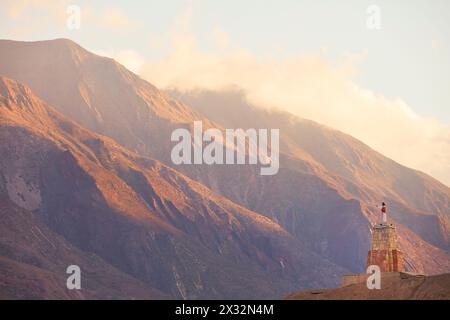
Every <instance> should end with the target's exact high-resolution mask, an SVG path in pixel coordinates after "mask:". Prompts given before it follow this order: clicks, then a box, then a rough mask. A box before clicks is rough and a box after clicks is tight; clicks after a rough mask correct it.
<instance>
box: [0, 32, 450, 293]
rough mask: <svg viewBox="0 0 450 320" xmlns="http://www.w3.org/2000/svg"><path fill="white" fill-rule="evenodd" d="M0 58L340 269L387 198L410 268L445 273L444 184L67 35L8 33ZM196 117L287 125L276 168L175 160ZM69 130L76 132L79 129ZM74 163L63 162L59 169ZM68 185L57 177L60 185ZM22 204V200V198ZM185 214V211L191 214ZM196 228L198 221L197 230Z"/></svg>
mask: <svg viewBox="0 0 450 320" xmlns="http://www.w3.org/2000/svg"><path fill="white" fill-rule="evenodd" d="M0 55H1V57H2V59H0V74H3V75H6V76H8V77H10V78H12V79H15V80H17V81H19V82H23V83H24V84H26V85H28V86H30V88H31V89H32V90H33V92H34V93H35V94H36V95H37V96H39V97H40V98H42V99H43V100H45V101H46V102H49V103H50V105H52V107H54V108H55V109H57V110H58V111H59V112H61V113H62V114H63V115H64V116H66V117H68V118H70V119H71V120H74V121H76V122H78V124H80V125H82V126H83V127H86V128H88V129H90V130H92V131H94V132H97V133H100V134H102V135H106V136H109V137H110V138H112V139H114V141H115V142H118V143H119V144H120V145H122V146H124V147H126V148H127V149H129V150H132V151H133V154H134V152H136V154H135V156H136V157H138V158H139V159H141V158H145V157H147V156H150V157H152V158H154V159H157V160H159V161H161V162H162V163H164V164H165V165H167V166H170V167H172V168H174V169H176V170H177V171H178V172H182V173H183V174H185V175H187V176H189V177H190V178H191V179H192V180H195V181H197V182H200V183H201V184H203V185H204V186H206V187H208V188H209V189H210V190H212V191H213V192H214V193H215V194H217V195H220V196H223V197H225V198H227V199H229V200H231V201H233V202H234V204H232V205H234V206H238V207H240V208H242V207H245V208H247V209H249V210H252V211H253V212H256V213H258V214H259V216H258V218H262V217H261V216H260V215H264V216H266V217H268V218H270V219H271V221H272V222H271V223H274V224H276V225H278V224H279V226H281V227H282V228H283V229H284V230H285V231H287V232H288V233H289V234H290V235H291V236H292V237H294V238H295V239H296V241H298V242H300V243H301V244H302V246H303V247H304V249H305V250H307V251H308V252H314V253H315V254H316V255H317V256H320V257H321V258H322V259H324V260H328V261H331V262H332V263H333V264H334V265H335V266H336V265H337V266H340V268H345V269H347V270H350V271H352V272H361V271H363V269H364V266H365V260H366V254H367V250H368V248H369V237H370V234H369V226H370V224H371V223H373V222H374V221H376V220H377V219H378V213H377V211H378V209H377V208H375V204H378V203H379V202H381V201H387V202H388V204H389V206H390V213H391V217H392V218H393V219H394V222H395V223H396V224H397V225H398V227H399V228H398V229H399V235H400V245H401V249H402V250H403V251H404V253H405V256H406V257H405V261H406V263H407V265H406V268H407V270H409V271H415V272H420V273H427V274H437V273H443V272H448V271H449V270H450V257H449V254H448V251H449V237H450V228H449V212H450V191H449V188H448V187H446V186H444V185H442V184H441V183H439V182H438V181H436V180H435V179H432V178H431V177H429V176H426V175H425V174H423V173H420V172H417V171H414V170H411V169H408V168H406V167H403V166H401V165H399V164H397V163H395V162H394V161H392V160H390V159H388V158H386V157H383V156H382V155H381V154H379V153H377V152H375V151H374V150H372V149H370V148H369V147H367V146H366V145H364V144H363V143H361V142H360V141H358V140H356V139H354V138H352V137H350V136H348V135H345V134H343V133H341V132H338V131H335V130H332V129H330V128H327V127H324V126H321V125H318V124H316V123H314V122H311V121H307V120H303V119H299V118H297V117H294V116H292V115H289V114H286V113H282V112H268V111H263V110H261V109H257V108H254V107H253V106H251V105H248V104H247V103H246V102H245V101H244V100H243V99H242V97H241V96H240V95H239V94H235V93H219V94H217V93H202V92H200V93H195V94H192V95H191V94H186V93H184V94H183V95H182V96H177V95H176V93H173V92H172V93H171V95H168V94H166V93H162V92H161V91H159V90H158V89H157V88H155V87H154V86H152V85H151V84H149V83H147V82H146V81H144V80H142V79H140V78H139V77H138V76H136V75H135V74H133V73H131V72H129V71H128V70H126V69H125V68H124V67H123V66H121V65H120V64H118V63H116V62H115V61H114V60H111V59H108V58H103V57H99V56H97V55H94V54H92V53H89V52H88V51H86V50H84V49H83V48H81V47H80V46H78V45H77V44H75V43H73V42H71V41H69V40H64V39H59V40H53V41H40V42H17V41H6V40H3V41H0ZM172 96H175V97H177V98H176V99H175V98H172ZM180 101H182V102H180ZM195 120H202V121H203V122H204V126H206V127H210V126H213V127H219V128H224V127H227V128H238V127H243V128H249V127H253V128H280V129H281V130H280V133H281V137H280V150H281V158H280V161H281V168H280V171H279V173H278V174H277V175H275V176H260V175H259V168H258V167H257V166H250V165H234V166H208V165H196V166H192V165H186V166H175V165H173V164H172V163H171V161H170V150H171V147H172V145H173V144H172V143H171V142H170V134H171V132H172V130H173V129H175V128H179V127H186V128H192V124H193V121H195ZM66 135H67V136H68V139H69V138H70V137H71V136H72V135H73V133H72V132H67V133H66ZM88 140H89V139H88ZM94 140H95V139H94ZM106 140H108V139H106ZM108 141H110V140H108ZM83 145H87V146H88V149H89V150H91V151H89V152H88V153H87V154H91V152H93V151H92V150H96V151H95V153H96V154H101V153H103V152H104V151H102V150H103V147H102V145H101V143H99V142H92V141H89V142H86V143H85V142H83ZM116 147H118V146H116ZM82 149H83V150H85V149H84V147H83V148H82ZM83 152H85V151H83ZM26 156H27V157H29V156H31V155H26ZM96 157H99V156H97V155H96ZM100 159H103V161H106V160H105V159H108V158H107V157H100ZM108 161H110V160H108ZM136 161H137V160H136ZM139 161H144V160H139ZM139 161H138V162H139ZM146 161H148V160H145V161H144V162H146ZM68 164H70V161H69V162H68V163H61V164H60V166H61V170H62V168H64V166H66V165H68ZM103 164H104V165H105V168H106V171H109V170H111V168H113V167H112V166H111V165H110V163H109V162H102V165H103ZM158 164H159V163H158ZM139 165H140V166H141V163H139ZM163 167H164V166H163ZM164 168H165V170H168V168H167V167H164ZM114 170H115V169H114ZM153 171H155V170H153ZM156 172H157V174H159V171H158V170H156ZM171 172H172V171H171ZM121 174H122V175H121V176H120V178H121V179H125V178H124V175H123V172H121ZM177 174H178V173H177ZM150 176H151V175H150ZM126 179H128V180H126V183H129V184H131V182H129V181H131V180H132V181H133V183H134V184H135V186H136V187H134V188H136V190H140V191H139V192H138V193H139V194H140V195H141V194H144V199H145V197H149V195H148V193H149V191H148V189H147V188H148V187H147V182H145V181H144V182H145V183H144V182H142V181H143V178H142V177H140V175H137V176H135V175H127V176H126ZM192 180H189V181H192ZM64 184H65V182H60V185H59V186H58V188H63V187H64ZM19 185H20V182H19ZM196 185H198V184H196ZM199 186H200V187H201V188H203V187H202V186H201V185H199ZM18 188H19V187H18ZM171 188H172V186H170V188H166V189H165V190H164V191H162V194H165V192H166V191H167V190H170V189H171ZM202 190H208V189H202ZM202 192H206V191H201V192H200V193H202ZM208 192H211V191H208ZM150 194H152V192H150ZM54 196H55V198H56V197H57V194H55V195H54ZM141 196H142V195H141ZM58 197H60V196H59V195H58ZM82 197H85V195H82V196H80V198H82ZM118 197H119V196H118ZM120 197H121V196H120ZM186 197H187V198H189V197H192V195H191V194H188V195H187V196H186ZM31 199H33V196H31ZM177 199H178V197H177V196H174V197H173V198H171V200H170V201H174V203H176V202H175V200H177ZM192 199H197V198H195V197H193V198H192ZM192 199H191V200H192ZM221 199H223V198H221ZM20 201H21V198H20V197H16V198H15V202H16V203H20ZM152 201H153V200H152ZM32 202H33V200H32ZM130 202H132V203H133V202H134V200H130ZM192 202H193V203H196V202H197V200H192ZM157 203H158V202H156V203H155V205H156V204H157ZM230 203H231V202H230ZM22 205H24V204H23V203H22ZM60 206H61V207H62V204H61V205H60ZM185 210H186V209H185V208H183V210H180V212H182V213H183V215H185V214H186V213H185ZM212 211H213V212H214V211H215V209H212ZM157 216H158V215H157ZM159 216H161V217H162V215H161V214H159ZM58 224H59V222H58V223H56V222H55V225H58ZM178 224H179V225H184V222H182V223H181V222H178ZM197 224H198V222H197V221H196V222H195V223H194V224H193V226H192V228H194V229H195V228H198V226H197ZM189 228H191V226H190V227H189ZM215 233H216V231H211V234H215ZM80 237H81V236H80ZM263 247H264V245H263ZM302 250H303V249H302ZM337 268H339V267H337ZM336 270H338V269H336ZM337 273H338V272H337ZM324 277H325V276H324ZM311 287H313V286H311Z"/></svg>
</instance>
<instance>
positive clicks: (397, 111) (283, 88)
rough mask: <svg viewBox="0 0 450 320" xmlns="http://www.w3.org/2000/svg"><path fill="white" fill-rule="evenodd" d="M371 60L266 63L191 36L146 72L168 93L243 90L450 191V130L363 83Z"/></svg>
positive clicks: (309, 58) (178, 39)
mask: <svg viewBox="0 0 450 320" xmlns="http://www.w3.org/2000/svg"><path fill="white" fill-rule="evenodd" d="M221 37H222V36H221ZM223 38H224V39H225V37H223ZM227 46H229V42H228V40H227ZM367 54H370V53H368V52H364V53H362V54H360V55H349V54H345V55H344V56H343V59H341V61H339V62H338V63H335V64H331V63H329V62H328V61H327V59H326V58H325V57H324V56H323V55H321V54H318V55H316V56H314V55H298V56H291V57H289V58H287V59H285V60H283V61H279V60H274V59H270V58H265V59H261V58H259V57H256V56H254V55H253V54H251V53H250V52H247V51H245V50H242V49H239V48H232V49H231V50H228V51H227V52H224V51H223V50H220V48H219V49H218V50H217V51H216V52H211V51H208V52H204V51H201V50H200V49H198V46H197V45H196V42H195V39H194V37H192V36H191V35H189V34H186V33H184V34H183V35H176V36H174V37H173V41H172V48H171V50H170V53H169V54H168V55H167V56H166V57H165V58H164V59H162V60H160V61H157V62H153V63H146V64H144V65H143V66H142V68H141V72H140V73H141V75H142V76H143V77H144V78H146V79H148V80H149V81H150V82H152V83H154V84H156V85H157V86H159V87H161V88H168V87H175V88H177V89H178V90H192V89H209V90H219V89H223V88H224V87H228V86H231V85H237V86H239V87H241V88H243V89H244V91H245V92H246V93H247V98H248V99H249V100H250V101H251V102H252V103H255V104H257V105H260V106H264V107H278V108H282V109H284V110H287V111H289V112H291V113H293V114H296V115H298V116H300V117H303V118H307V119H312V120H315V121H318V122H320V123H323V124H326V125H329V126H331V127H334V128H336V129H339V130H342V131H344V132H346V133H349V134H351V135H353V136H354V137H356V138H358V139H360V140H362V141H363V142H365V143H367V144H368V145H370V146H371V147H373V148H374V149H376V150H378V151H380V152H382V153H383V154H385V155H386V156H388V157H390V158H392V159H394V160H396V161H398V162H400V163H402V164H404V165H407V166H409V167H412V168H416V169H419V170H422V171H424V172H426V173H429V174H431V175H432V176H434V177H436V178H438V179H439V180H441V181H443V182H444V183H446V184H447V185H450V128H449V127H448V126H445V125H443V124H442V123H440V122H439V121H438V120H436V119H429V118H424V117H421V116H419V115H417V114H416V113H415V112H414V111H413V110H412V109H411V108H410V107H409V106H408V105H407V104H406V103H405V102H404V101H402V100H399V99H397V100H391V99H387V98H386V97H383V96H382V95H380V94H377V93H375V92H372V91H370V90H368V89H365V88H362V87H360V86H359V85H358V84H356V83H355V82H354V80H353V75H354V74H355V72H356V70H357V62H358V61H359V60H360V59H364V57H365V56H366V55H367Z"/></svg>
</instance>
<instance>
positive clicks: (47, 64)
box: [0, 39, 450, 299]
mask: <svg viewBox="0 0 450 320" xmlns="http://www.w3.org/2000/svg"><path fill="white" fill-rule="evenodd" d="M0 57H1V59H0V76H1V78H0V214H1V220H0V228H1V229H2V232H1V233H0V298H23V297H27V298H28V297H30V298H119V299H120V298H154V299H158V298H183V299H197V298H212V299H214V298H281V297H283V296H286V294H287V293H289V292H293V291H299V290H304V289H308V288H317V287H324V288H327V287H333V286H336V285H337V284H338V283H339V278H340V276H341V275H342V274H344V273H349V272H362V271H364V268H365V263H366V261H365V259H366V255H367V250H368V248H369V245H370V244H369V241H370V225H371V224H372V223H375V222H376V221H377V220H378V218H379V216H378V208H376V204H378V203H380V202H381V201H386V202H387V203H388V204H389V208H390V212H389V213H390V218H391V219H392V221H393V222H394V223H395V224H396V225H397V228H398V233H399V244H400V248H401V250H402V251H403V252H404V255H405V268H406V270H407V271H411V272H417V273H424V274H439V273H445V272H450V255H449V252H450V189H449V188H448V187H447V186H445V185H443V184H442V183H440V182H438V181H437V180H435V179H433V178H431V177H430V176H428V175H426V174H424V173H422V172H419V171H416V170H412V169H409V168H406V167H404V166H402V165H400V164H398V163H396V162H395V161H393V160H391V159H388V158H386V157H384V156H383V155H382V154H380V153H378V152H376V151H374V150H372V149H371V148H370V147H368V146H367V145H365V144H364V143H362V142H360V141H358V140H357V139H355V138H353V137H351V136H348V135H346V134H344V133H342V132H339V131H337V130H333V129H331V128H328V127H325V126H322V125H320V124H318V123H315V122H312V121H309V120H305V119H301V118H298V117H295V116H293V115H291V114H288V113H285V112H282V111H278V110H265V109H261V108H259V107H257V106H254V105H252V104H250V103H248V102H247V101H246V100H245V97H244V95H243V93H242V92H240V91H239V89H236V90H234V89H232V90H224V91H221V92H209V91H201V90H199V91H193V92H183V93H181V92H177V91H167V92H164V91H161V90H159V89H158V88H156V87H155V86H153V85H151V84H150V83H148V82H147V81H145V80H143V79H141V78H140V77H139V76H137V75H136V74H134V73H132V72H130V71H128V70H127V69H126V68H125V67H123V66H122V65H120V64H119V63H117V62H116V61H114V60H112V59H109V58H105V57H101V56H98V55H95V54H93V53H90V52H89V51H87V50H85V49H83V48H82V47H80V46H79V45H77V44H76V43H74V42H72V41H70V40H66V39H57V40H50V41H38V42H19V41H10V40H0ZM197 120H201V121H202V122H203V124H204V126H205V127H216V128H220V129H224V128H244V129H245V128H279V129H280V171H279V173H278V174H276V175H274V176H261V175H259V168H258V167H256V166H254V165H232V166H226V165H212V166H211V165H174V164H173V163H172V162H171V160H170V150H171V148H172V143H171V141H170V135H171V132H172V131H173V130H174V129H176V128H187V129H190V130H192V125H193V122H194V121H197ZM72 264H77V265H79V266H80V267H81V269H82V270H85V271H84V272H83V274H85V273H86V276H83V284H85V286H84V287H85V288H86V290H80V291H79V293H73V292H70V291H68V290H67V289H66V288H65V277H66V274H65V268H66V267H67V266H68V265H72Z"/></svg>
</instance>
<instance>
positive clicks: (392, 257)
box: [367, 223, 403, 272]
mask: <svg viewBox="0 0 450 320" xmlns="http://www.w3.org/2000/svg"><path fill="white" fill-rule="evenodd" d="M370 265H377V266H379V267H380V271H381V272H403V256H402V253H401V251H400V250H398V248H397V231H396V229H395V226H393V225H392V224H390V225H388V224H385V223H382V224H376V225H374V226H373V227H372V247H371V249H370V250H369V253H368V254H367V266H370Z"/></svg>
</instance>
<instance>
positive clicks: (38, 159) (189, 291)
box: [0, 77, 345, 298]
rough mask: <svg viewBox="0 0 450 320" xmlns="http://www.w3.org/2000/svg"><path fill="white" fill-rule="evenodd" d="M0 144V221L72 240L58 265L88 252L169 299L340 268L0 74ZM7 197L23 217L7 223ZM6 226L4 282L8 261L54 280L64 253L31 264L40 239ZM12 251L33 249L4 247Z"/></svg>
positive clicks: (253, 291) (265, 288)
mask: <svg viewBox="0 0 450 320" xmlns="http://www.w3.org/2000/svg"><path fill="white" fill-rule="evenodd" d="M0 142H1V143H0V173H1V175H0V178H1V179H0V195H2V196H3V197H4V198H8V199H9V200H8V201H11V202H14V203H15V205H14V206H9V207H8V206H7V207H6V208H5V209H4V210H3V212H4V215H5V219H6V220H4V221H3V220H2V223H1V227H2V228H4V229H5V230H10V228H11V226H13V227H14V228H21V227H23V228H25V229H24V230H23V232H22V231H21V232H19V233H17V234H19V235H21V236H23V237H24V238H26V237H32V235H29V234H28V235H27V232H26V230H27V228H26V226H27V224H28V225H30V224H31V226H30V227H29V228H28V230H29V229H33V226H34V224H37V222H34V221H35V220H36V221H38V222H39V224H37V226H36V228H39V229H40V230H44V231H42V232H39V234H41V233H43V238H46V239H57V240H50V242H52V243H53V242H56V246H59V244H58V243H61V246H64V247H67V248H76V249H72V250H69V249H68V253H67V255H69V253H70V252H71V251H74V252H73V253H72V255H73V256H74V257H75V258H76V257H77V256H81V257H79V258H76V259H75V258H73V260H75V262H74V263H70V264H76V262H77V261H79V260H81V259H86V260H88V257H90V256H94V257H99V259H102V260H103V261H104V262H105V264H107V266H105V268H106V267H109V268H110V269H112V270H117V272H118V273H119V272H121V273H122V274H124V277H125V276H127V277H129V278H128V279H129V281H130V285H133V283H136V286H137V287H138V285H139V286H141V285H142V284H144V285H145V286H146V287H148V288H146V289H147V290H154V291H155V292H158V293H160V296H164V295H165V296H169V297H173V298H269V297H272V298H273V297H281V296H282V295H283V293H286V292H289V290H292V289H293V288H296V287H313V286H317V285H322V286H330V285H333V284H335V283H336V282H337V281H338V278H339V274H341V273H342V272H344V271H345V269H343V268H340V267H339V266H336V265H335V264H333V263H331V262H329V261H327V260H326V259H324V258H322V257H320V256H319V255H317V254H315V253H314V252H312V251H311V250H309V249H308V248H306V247H305V246H304V245H303V244H302V243H301V242H300V241H298V239H296V238H295V237H293V236H292V235H290V234H289V233H288V232H287V231H285V230H284V229H283V228H282V227H280V226H279V225H278V224H277V223H275V222H273V221H272V220H270V219H268V218H266V217H264V216H262V215H261V214H258V213H255V212H252V211H250V210H248V209H246V208H244V207H241V206H239V205H236V204H234V203H233V202H231V201H229V200H227V199H225V198H223V197H221V196H219V195H216V194H214V193H213V192H212V191H211V190H209V189H207V188H206V187H204V186H203V185H201V184H199V183H197V182H195V181H193V180H191V179H189V178H188V177H186V176H184V175H182V174H180V173H178V172H176V171H175V170H173V169H171V168H169V167H167V166H165V165H163V164H162V163H160V162H158V161H156V160H152V159H150V158H147V157H143V156H140V155H138V154H136V153H133V152H131V151H128V150H126V149H124V148H123V147H121V146H119V145H117V144H116V143H115V142H114V141H113V140H111V139H109V138H107V137H104V136H100V135H98V134H94V133H92V132H90V131H89V130H87V129H84V128H82V127H80V126H79V125H77V124H75V123H74V122H72V121H70V120H68V119H67V118H65V117H64V116H63V115H61V114H60V113H58V112H57V111H55V110H54V109H53V108H51V107H50V106H49V105H48V104H47V103H45V102H44V101H42V100H41V99H39V98H37V97H36V96H35V95H34V94H33V93H32V91H31V90H30V89H29V88H28V87H26V86H23V85H21V84H19V83H17V82H15V81H13V80H10V79H7V78H4V77H0ZM16 206H20V207H21V208H23V209H24V210H27V211H26V212H25V213H23V214H22V215H27V216H28V217H29V218H30V219H32V221H30V222H24V221H22V220H23V219H24V217H21V218H22V219H21V220H16V219H19V217H20V216H19V215H16V214H14V211H18V209H17V208H16ZM11 211H12V212H11ZM9 220H12V221H10V222H8V221H9ZM41 225H42V226H44V227H41ZM15 234H16V233H12V234H11V231H9V232H2V233H1V235H0V255H1V256H2V257H3V258H5V259H8V260H7V261H6V262H8V263H6V262H5V264H3V267H4V268H5V269H2V270H0V279H2V280H1V281H0V283H3V284H4V286H6V287H7V289H5V290H7V291H8V292H11V291H13V292H14V289H13V286H12V285H8V283H10V282H8V279H7V278H6V276H7V275H8V274H9V273H11V268H12V267H11V263H20V264H22V265H23V268H24V269H26V268H32V267H38V268H41V269H44V270H47V271H48V270H50V271H52V270H56V268H57V270H58V272H59V273H58V277H56V276H55V277H56V278H55V280H54V281H57V280H56V279H61V278H62V277H63V276H65V274H64V273H63V274H61V272H62V271H64V270H63V269H62V268H61V264H62V262H65V263H67V262H68V261H70V260H72V257H71V256H68V257H67V258H65V256H64V255H63V256H62V257H61V258H60V259H58V260H55V261H54V262H55V263H56V262H58V265H57V266H54V267H50V266H46V265H43V264H42V263H40V262H39V260H41V257H40V256H39V252H41V251H42V252H47V251H49V248H48V246H49V244H48V243H47V242H48V241H47V242H46V241H42V242H39V243H33V242H26V241H23V242H17V241H14V240H13V239H14V237H15ZM66 243H68V245H65V244H66ZM16 246H20V247H19V248H16ZM22 247H23V248H22ZM52 247H53V246H52ZM19 249H20V250H19ZM50 249H51V248H50ZM21 250H23V251H26V252H31V251H35V252H36V253H35V254H36V255H37V258H33V259H32V258H30V259H27V258H24V257H23V255H20V254H19V255H16V254H14V252H15V251H18V252H20V251H21ZM36 250H37V251H36ZM50 251H51V250H50ZM57 253H58V252H53V253H52V254H57ZM42 259H43V258H42ZM11 260H12V261H11ZM59 261H61V263H59ZM52 272H56V271H52ZM87 272H89V271H87ZM105 277H106V276H105ZM106 280H108V279H106ZM106 280H105V281H106ZM126 280H127V279H124V280H117V281H122V282H121V284H123V285H128V284H127V282H126ZM112 283H114V281H112ZM64 284H65V282H64ZM55 286H56V285H55ZM8 288H9V289H8ZM138 288H142V287H138ZM138 288H137V289H138ZM137 289H136V290H137ZM144 289H145V288H144ZM144 289H142V290H144ZM2 290H3V289H2ZM130 291H132V287H130ZM150 292H153V291H150ZM144 293H145V292H144ZM95 294H97V296H99V295H101V293H95ZM126 294H127V292H124V293H123V295H126ZM111 295H114V292H112V293H111ZM123 295H117V296H116V297H123ZM19 296H20V294H19ZM138 296H140V297H142V296H143V293H142V294H139V295H138ZM155 296H156V297H158V295H156V294H155ZM13 297H16V296H15V295H13ZM129 297H133V294H130V296H129Z"/></svg>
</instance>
